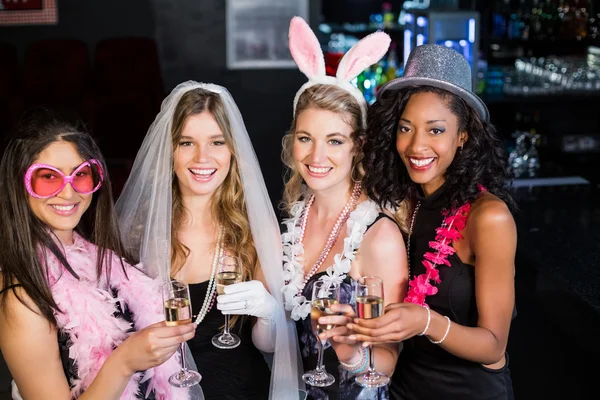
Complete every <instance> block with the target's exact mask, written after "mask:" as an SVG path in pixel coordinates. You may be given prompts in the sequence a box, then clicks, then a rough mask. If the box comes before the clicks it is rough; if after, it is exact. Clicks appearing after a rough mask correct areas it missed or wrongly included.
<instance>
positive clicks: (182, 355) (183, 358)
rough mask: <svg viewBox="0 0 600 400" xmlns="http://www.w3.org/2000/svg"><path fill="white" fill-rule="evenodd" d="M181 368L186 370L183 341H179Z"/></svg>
mask: <svg viewBox="0 0 600 400" xmlns="http://www.w3.org/2000/svg"><path fill="white" fill-rule="evenodd" d="M181 369H182V370H183V371H187V365H186V363H185V342H182V343H181Z"/></svg>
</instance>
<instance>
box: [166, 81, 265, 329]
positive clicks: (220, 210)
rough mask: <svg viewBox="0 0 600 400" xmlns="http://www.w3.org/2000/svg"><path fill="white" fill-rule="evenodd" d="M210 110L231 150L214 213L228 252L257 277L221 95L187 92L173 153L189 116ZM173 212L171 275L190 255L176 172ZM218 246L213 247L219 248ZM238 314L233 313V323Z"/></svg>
mask: <svg viewBox="0 0 600 400" xmlns="http://www.w3.org/2000/svg"><path fill="white" fill-rule="evenodd" d="M204 111H207V112H209V113H210V114H211V115H212V116H213V117H214V118H215V120H216V122H217V124H218V125H219V128H220V129H221V131H222V132H223V136H224V137H225V143H226V144H227V146H228V147H229V150H230V151H231V165H230V167H229V173H228V174H227V176H226V177H225V180H224V181H223V183H222V184H221V185H220V186H219V187H218V188H217V190H216V191H215V193H214V194H213V196H212V198H211V208H212V215H213V216H214V218H215V220H216V222H217V224H218V225H219V226H220V227H221V229H222V230H223V242H224V247H225V249H226V250H227V251H229V252H231V253H233V254H235V255H236V256H238V257H239V258H240V260H241V262H242V280H244V281H247V280H252V279H254V277H255V276H256V269H257V266H258V262H257V260H258V256H257V253H256V249H255V247H254V240H253V239H252V231H251V230H250V222H249V221H248V212H247V210H246V200H245V197H244V190H243V186H242V180H241V177H240V173H239V169H238V163H237V159H236V154H235V149H234V145H233V132H232V131H231V126H230V124H229V120H228V118H227V113H226V111H225V107H224V105H223V102H222V101H221V98H220V97H219V95H218V94H217V93H214V92H211V91H208V90H204V89H200V88H197V89H194V90H190V91H188V92H186V93H185V94H184V95H183V96H182V97H181V99H180V100H179V103H178V104H177V107H176V108H175V112H174V115H173V128H172V138H173V152H175V150H176V149H177V146H178V145H179V140H180V138H181V135H182V131H183V126H184V124H185V121H186V120H187V118H188V117H190V116H192V115H197V114H200V113H202V112H204ZM172 187H173V192H172V196H173V212H172V221H171V276H174V275H176V274H177V273H178V272H179V271H180V270H181V268H182V267H183V265H184V264H185V260H186V259H187V257H188V256H189V254H190V249H189V248H188V247H187V246H185V245H184V244H183V243H182V242H181V241H180V240H179V238H178V236H177V232H178V231H179V228H180V227H181V223H182V222H183V216H184V212H185V208H184V206H183V203H182V199H181V193H180V188H179V182H178V180H177V176H176V175H175V173H174V172H173V185H172ZM216 250H217V249H214V251H216ZM238 319H239V316H235V315H234V316H232V318H231V323H232V325H233V324H235V323H236V321H237V320H238Z"/></svg>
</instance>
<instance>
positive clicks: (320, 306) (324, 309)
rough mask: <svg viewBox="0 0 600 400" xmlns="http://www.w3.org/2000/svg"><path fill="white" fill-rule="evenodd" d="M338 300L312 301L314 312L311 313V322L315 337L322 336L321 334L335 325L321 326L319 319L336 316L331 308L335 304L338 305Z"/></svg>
mask: <svg viewBox="0 0 600 400" xmlns="http://www.w3.org/2000/svg"><path fill="white" fill-rule="evenodd" d="M337 302H338V301H337V300H335V299H314V300H313V301H312V310H311V312H310V322H311V325H312V329H313V333H314V334H315V335H317V336H318V335H320V334H321V333H323V332H325V331H328V330H330V329H331V328H333V327H334V326H335V325H331V324H319V318H321V317H322V316H324V315H335V313H334V312H333V311H331V306H332V305H333V304H337Z"/></svg>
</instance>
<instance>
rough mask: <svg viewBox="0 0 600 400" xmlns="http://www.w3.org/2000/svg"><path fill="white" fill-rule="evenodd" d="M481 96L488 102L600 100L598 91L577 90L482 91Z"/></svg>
mask: <svg viewBox="0 0 600 400" xmlns="http://www.w3.org/2000/svg"><path fill="white" fill-rule="evenodd" d="M479 97H480V98H481V99H482V100H483V101H484V102H485V103H486V104H500V103H517V104H519V103H556V102H565V101H568V102H569V103H573V102H578V101H580V102H589V101H594V102H599V103H600V93H598V92H577V93H568V92H567V93H564V92H563V93H549V94H532V95H522V96H519V95H504V94H489V93H482V94H480V95H479Z"/></svg>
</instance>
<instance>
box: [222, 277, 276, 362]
mask: <svg viewBox="0 0 600 400" xmlns="http://www.w3.org/2000/svg"><path fill="white" fill-rule="evenodd" d="M224 292H225V294H222V295H220V296H218V297H217V309H218V310H220V311H221V312H222V313H223V314H234V315H252V316H254V317H258V320H257V321H256V324H254V327H253V328H252V342H253V343H254V345H255V346H256V348H258V349H259V350H261V351H264V352H267V353H272V352H273V351H275V321H274V319H273V314H274V313H275V312H276V311H277V307H278V306H277V301H276V300H275V298H274V297H273V296H271V294H270V293H269V292H268V291H267V289H265V286H264V285H263V284H262V282H260V281H248V282H241V283H234V284H233V285H229V286H226V287H225V289H224Z"/></svg>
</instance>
